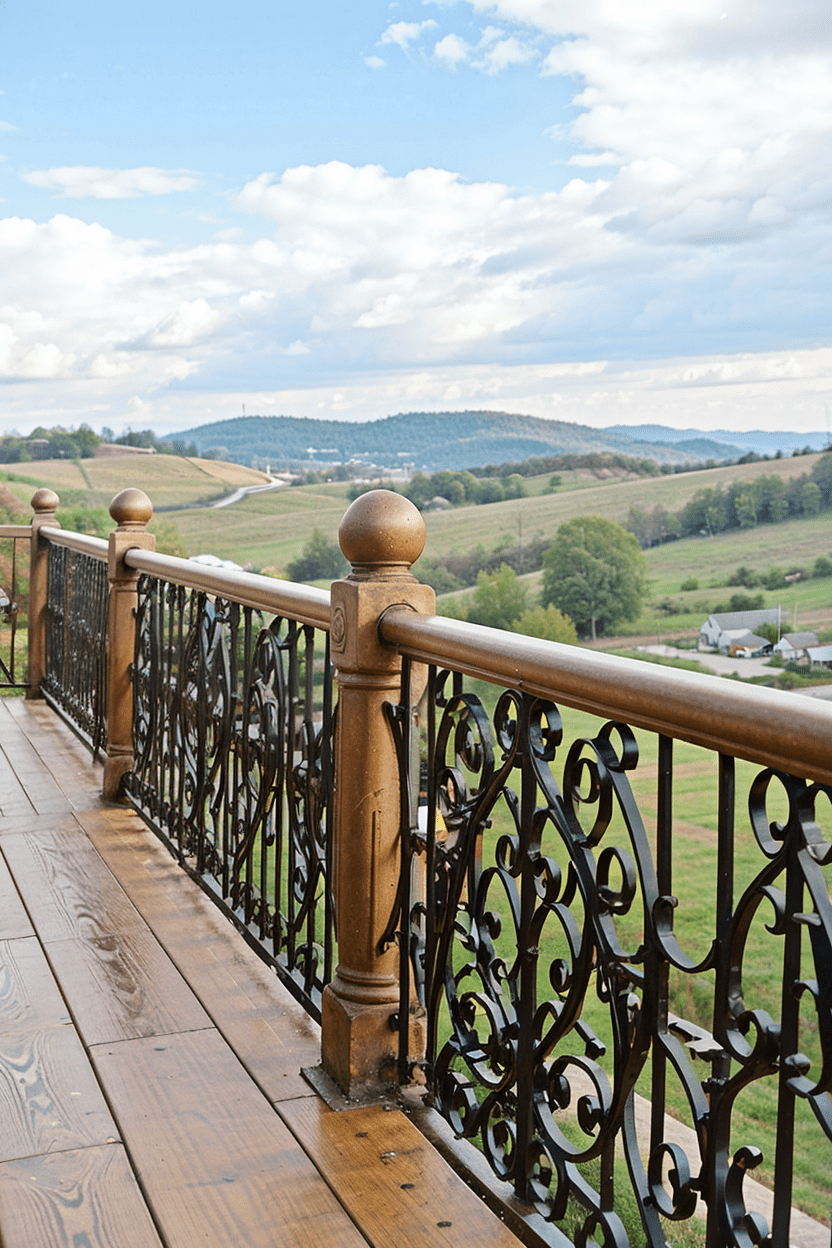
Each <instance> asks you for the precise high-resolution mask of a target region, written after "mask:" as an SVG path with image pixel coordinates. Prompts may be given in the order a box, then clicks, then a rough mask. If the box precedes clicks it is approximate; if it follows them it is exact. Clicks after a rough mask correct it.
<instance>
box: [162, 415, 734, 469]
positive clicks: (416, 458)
mask: <svg viewBox="0 0 832 1248" xmlns="http://www.w3.org/2000/svg"><path fill="white" fill-rule="evenodd" d="M171 436H173V435H171ZM176 438H177V439H184V440H185V441H187V442H192V443H193V444H194V445H195V446H196V447H197V448H198V450H199V451H200V453H202V454H205V453H206V452H209V451H210V452H211V453H214V454H216V455H217V456H218V457H219V458H222V459H233V460H236V461H238V462H239V463H245V464H250V463H253V462H256V463H257V464H258V465H260V466H264V465H265V463H266V462H268V463H269V464H270V465H271V467H272V468H277V467H287V468H299V467H303V468H304V469H307V468H309V467H314V466H315V465H331V464H345V463H348V462H350V461H356V460H357V461H358V462H359V463H363V464H365V465H366V468H367V472H368V474H372V473H377V472H378V471H379V470H380V469H386V470H388V471H390V470H392V469H395V468H407V469H409V470H411V471H412V470H414V469H419V470H426V471H429V472H436V471H438V470H439V469H441V468H452V469H460V468H476V467H480V466H482V465H484V464H497V463H505V462H509V461H516V460H523V459H529V458H531V456H533V455H561V454H566V453H569V452H575V453H586V452H589V451H612V452H616V451H617V452H619V453H621V454H624V455H633V456H635V457H636V458H646V459H652V460H654V461H655V462H656V463H658V464H668V465H669V464H693V463H699V462H702V460H703V459H706V458H713V459H715V460H721V459H731V458H736V457H737V456H738V455H739V454H740V453H741V452H739V451H738V450H737V448H736V447H735V446H726V445H724V444H723V443H720V442H718V441H716V440H714V439H708V438H703V439H702V440H701V441H700V442H699V443H698V444H697V449H696V450H695V451H693V452H692V451H691V450H689V449H686V448H683V447H682V448H678V447H674V446H671V445H668V444H663V445H660V444H658V443H655V444H654V443H649V442H645V441H644V440H639V441H637V440H635V439H633V438H630V437H629V436H628V435H627V434H625V433H621V432H619V431H617V430H616V431H613V430H607V429H591V428H589V427H588V426H586V425H576V424H572V423H567V422H565V421H560V420H540V419H538V418H536V417H533V416H522V415H513V414H511V413H509V412H408V413H406V414H403V415H399V416H388V417H386V419H384V420H373V421H361V422H358V421H346V420H306V419H301V418H300V417H296V416H237V417H235V418H233V419H231V420H220V421H217V422H215V423H213V424H210V425H199V426H197V427H196V428H195V429H187V430H185V431H184V432H183V433H179V434H177V435H176Z"/></svg>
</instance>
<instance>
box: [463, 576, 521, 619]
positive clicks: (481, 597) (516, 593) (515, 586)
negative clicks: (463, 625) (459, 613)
mask: <svg viewBox="0 0 832 1248" xmlns="http://www.w3.org/2000/svg"><path fill="white" fill-rule="evenodd" d="M528 597H529V591H528V589H527V587H526V586H525V585H524V584H523V582H522V581H520V580H518V579H517V573H516V572H515V571H514V569H513V568H510V567H509V566H508V564H507V563H501V564H500V566H499V568H498V569H497V571H496V572H480V573H479V575H478V576H477V588H476V589H475V590H474V593H473V595H472V597H471V606H470V608H469V610H468V619H469V620H470V621H471V622H472V623H473V624H487V625H489V627H490V628H511V626H512V624H513V623H514V621H515V620H516V619H517V618H518V616H520V615H522V614H523V612H524V611H525V609H526V605H527V603H528Z"/></svg>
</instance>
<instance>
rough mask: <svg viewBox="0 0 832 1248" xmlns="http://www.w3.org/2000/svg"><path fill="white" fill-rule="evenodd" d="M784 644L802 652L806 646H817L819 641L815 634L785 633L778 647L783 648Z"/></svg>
mask: <svg viewBox="0 0 832 1248" xmlns="http://www.w3.org/2000/svg"><path fill="white" fill-rule="evenodd" d="M783 642H786V644H787V645H789V646H791V647H792V648H793V649H795V650H801V649H802V648H803V647H804V646H816V645H817V644H818V639H817V636H816V635H815V634H814V633H784V634H783V636H782V637H781V638H780V640H779V641H778V643H777V644H778V646H782V644H783Z"/></svg>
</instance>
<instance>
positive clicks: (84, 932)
mask: <svg viewBox="0 0 832 1248" xmlns="http://www.w3.org/2000/svg"><path fill="white" fill-rule="evenodd" d="M40 823H41V826H40V827H39V828H37V829H36V830H34V831H31V832H17V833H14V834H12V833H6V834H5V835H4V837H3V854H4V857H5V859H6V862H7V863H8V865H9V869H10V871H11V873H12V875H13V876H14V880H15V883H16V884H17V888H18V890H19V892H20V895H21V897H22V898H23V900H24V902H25V904H26V908H27V910H28V911H29V915H30V917H31V919H32V922H33V924H34V926H35V928H36V930H37V932H38V935H39V936H40V938H41V941H43V942H44V943H48V942H49V941H53V940H65V939H66V938H67V937H70V936H81V937H86V938H94V937H96V936H100V935H103V934H104V933H106V932H118V931H123V930H135V929H136V927H139V926H141V925H142V921H141V918H140V916H139V914H138V912H137V911H136V909H135V907H134V906H133V905H132V904H131V903H130V900H129V898H128V897H127V896H126V895H125V893H124V891H123V889H121V888H120V887H119V885H118V883H117V882H116V880H115V879H114V877H113V875H112V872H111V871H109V869H108V868H107V866H106V865H105V864H104V862H103V861H102V859H101V857H100V855H99V854H98V853H97V852H96V851H95V849H94V847H93V846H92V845H91V843H90V841H89V838H88V837H87V836H86V835H85V833H84V831H83V829H82V828H81V827H80V826H79V825H78V824H77V823H76V821H75V819H74V817H73V816H71V815H70V816H69V817H67V818H64V819H61V820H57V821H51V820H41V821H40ZM44 825H45V826H44Z"/></svg>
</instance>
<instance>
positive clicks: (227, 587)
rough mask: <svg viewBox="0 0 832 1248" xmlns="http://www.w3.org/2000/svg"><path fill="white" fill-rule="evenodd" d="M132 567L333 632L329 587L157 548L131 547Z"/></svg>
mask: <svg viewBox="0 0 832 1248" xmlns="http://www.w3.org/2000/svg"><path fill="white" fill-rule="evenodd" d="M124 562H125V563H126V564H127V566H128V567H130V568H134V569H135V570H136V571H137V572H147V573H148V574H149V575H150V576H156V577H159V578H160V579H161V580H165V581H172V582H173V583H174V584H175V585H184V586H186V587H187V588H188V589H201V590H204V591H205V592H206V593H209V594H216V595H218V596H219V597H222V598H226V599H228V600H229V601H232V602H237V603H239V604H240V605H241V606H243V607H253V608H254V609H255V610H256V611H268V612H270V613H271V614H272V615H280V616H285V617H289V618H290V619H293V620H297V621H298V622H299V623H301V624H311V625H312V626H313V628H320V629H324V630H325V631H326V632H328V631H329V609H330V608H329V590H327V589H313V588H312V587H311V586H308V585H296V584H295V583H294V582H293V581H278V580H275V579H274V578H272V577H270V576H258V575H257V574H256V573H254V572H236V571H233V570H231V569H229V568H207V567H205V566H204V565H202V564H199V563H194V562H193V560H190V559H177V558H176V557H175V556H173V555H160V554H157V553H156V552H154V551H149V550H139V549H138V548H135V549H133V550H128V551H127V553H126V554H125V556H124Z"/></svg>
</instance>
